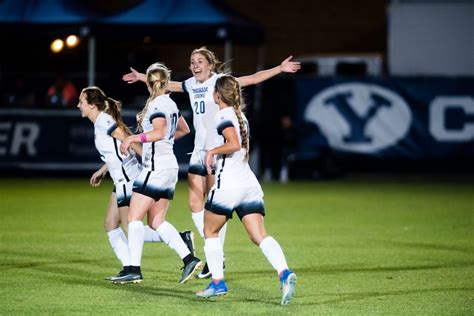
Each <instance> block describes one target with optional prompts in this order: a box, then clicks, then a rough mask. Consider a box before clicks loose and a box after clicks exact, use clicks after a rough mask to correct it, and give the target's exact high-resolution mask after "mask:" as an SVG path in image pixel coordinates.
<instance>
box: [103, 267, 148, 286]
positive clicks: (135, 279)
mask: <svg viewBox="0 0 474 316" xmlns="http://www.w3.org/2000/svg"><path fill="white" fill-rule="evenodd" d="M110 281H111V282H112V283H118V284H124V283H140V282H141V281H143V276H142V272H141V271H140V267H138V266H136V267H135V266H134V267H129V270H128V272H127V273H126V274H125V275H122V276H118V277H114V278H112V279H110Z"/></svg>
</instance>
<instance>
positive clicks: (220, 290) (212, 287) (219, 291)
mask: <svg viewBox="0 0 474 316" xmlns="http://www.w3.org/2000/svg"><path fill="white" fill-rule="evenodd" d="M226 294H227V285H226V284H225V281H224V280H220V281H219V282H218V283H217V284H216V283H214V281H211V283H209V286H208V287H207V288H205V289H204V290H203V291H200V292H197V293H196V296H197V297H200V298H211V297H214V296H222V295H226Z"/></svg>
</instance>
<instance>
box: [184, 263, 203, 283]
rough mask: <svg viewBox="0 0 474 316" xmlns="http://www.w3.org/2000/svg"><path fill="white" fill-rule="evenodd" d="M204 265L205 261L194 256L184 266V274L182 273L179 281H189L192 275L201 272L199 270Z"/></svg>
mask: <svg viewBox="0 0 474 316" xmlns="http://www.w3.org/2000/svg"><path fill="white" fill-rule="evenodd" d="M203 265H204V263H203V262H202V261H201V260H199V259H198V258H196V257H194V259H193V260H192V261H191V262H189V263H188V264H187V265H185V266H184V267H183V274H181V278H180V279H179V281H178V283H186V282H188V281H189V280H190V279H191V278H192V277H194V276H195V275H196V274H197V273H199V271H201V269H202V266H203Z"/></svg>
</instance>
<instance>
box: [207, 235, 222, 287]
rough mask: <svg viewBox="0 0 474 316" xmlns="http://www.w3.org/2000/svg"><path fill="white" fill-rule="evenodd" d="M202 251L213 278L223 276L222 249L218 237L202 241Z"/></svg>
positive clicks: (216, 278)
mask: <svg viewBox="0 0 474 316" xmlns="http://www.w3.org/2000/svg"><path fill="white" fill-rule="evenodd" d="M204 253H205V254H206V261H207V265H208V266H209V271H210V272H211V274H212V278H213V279H214V280H220V279H223V278H224V268H223V264H224V250H223V248H222V243H221V241H220V240H219V238H207V239H206V240H205V241H204Z"/></svg>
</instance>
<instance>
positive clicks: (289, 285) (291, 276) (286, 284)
mask: <svg viewBox="0 0 474 316" xmlns="http://www.w3.org/2000/svg"><path fill="white" fill-rule="evenodd" d="M280 282H281V305H288V304H289V303H290V302H291V299H292V298H293V295H295V287H296V274H295V273H294V272H292V271H290V270H288V269H287V270H285V271H283V272H282V273H281V276H280Z"/></svg>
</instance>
